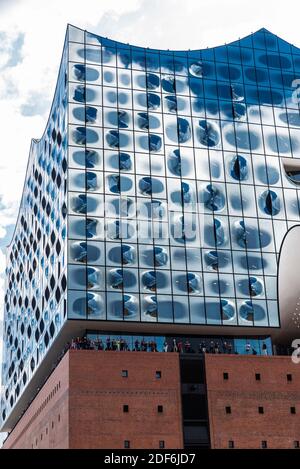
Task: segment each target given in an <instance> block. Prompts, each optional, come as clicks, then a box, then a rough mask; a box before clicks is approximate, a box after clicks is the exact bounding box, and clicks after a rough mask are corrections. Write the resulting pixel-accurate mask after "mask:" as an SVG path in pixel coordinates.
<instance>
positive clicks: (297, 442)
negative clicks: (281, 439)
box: [294, 440, 300, 448]
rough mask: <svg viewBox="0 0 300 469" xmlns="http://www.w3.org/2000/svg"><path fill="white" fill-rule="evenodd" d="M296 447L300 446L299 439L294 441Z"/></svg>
mask: <svg viewBox="0 0 300 469" xmlns="http://www.w3.org/2000/svg"><path fill="white" fill-rule="evenodd" d="M294 448H300V444H299V441H298V440H297V441H294Z"/></svg>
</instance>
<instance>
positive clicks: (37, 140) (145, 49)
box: [6, 23, 300, 254]
mask: <svg viewBox="0 0 300 469" xmlns="http://www.w3.org/2000/svg"><path fill="white" fill-rule="evenodd" d="M70 28H74V29H76V30H78V31H82V32H83V33H88V34H91V35H92V36H96V37H98V38H100V39H102V40H103V41H108V42H111V43H113V44H115V45H116V46H118V45H119V46H120V48H130V47H131V48H134V49H138V50H143V51H148V52H156V53H157V52H161V53H171V54H172V53H173V54H174V53H178V54H184V53H187V52H189V53H193V52H194V53H199V52H201V51H207V50H215V49H218V48H221V47H224V46H231V45H237V44H240V43H241V42H243V41H246V40H247V39H248V38H251V37H253V36H255V35H256V34H257V33H261V32H264V33H266V34H270V35H272V36H275V37H276V38H277V39H279V40H280V41H283V42H285V43H286V44H288V45H289V46H290V47H294V48H296V49H298V50H300V47H297V46H295V45H294V44H291V43H290V42H288V41H286V40H285V39H282V38H281V37H280V36H277V35H276V34H274V33H272V32H271V31H269V30H268V29H267V28H264V27H262V28H260V29H258V30H257V31H255V32H253V33H250V34H247V35H246V36H243V37H242V38H239V39H237V40H235V41H231V42H229V43H223V44H220V45H218V46H212V47H205V48H200V49H182V50H173V49H155V48H150V47H144V46H136V45H133V44H129V43H124V42H121V41H116V40H114V39H110V38H107V37H105V36H100V35H98V34H96V33H93V32H91V31H88V30H86V29H82V28H79V27H78V26H75V25H73V24H72V23H68V24H67V28H66V33H65V39H64V46H63V50H62V54H61V59H60V63H59V67H58V74H57V81H56V85H55V89H54V94H53V98H52V104H51V107H50V110H49V115H48V119H47V122H46V124H45V128H44V131H43V133H42V136H41V137H40V138H32V139H31V142H30V147H29V154H28V159H27V166H26V171H25V177H24V184H23V189H22V194H21V198H20V203H19V210H18V215H17V218H16V222H15V227H14V231H13V233H12V236H11V239H10V241H9V243H8V244H7V246H6V249H7V252H6V254H8V249H9V248H10V246H11V244H12V242H13V240H14V237H15V233H16V230H17V227H18V223H19V219H20V215H21V211H22V208H23V199H24V192H25V185H26V181H27V175H28V172H29V168H30V165H31V163H32V161H31V159H30V155H31V152H32V150H33V148H34V146H35V145H37V144H38V143H39V142H40V141H41V140H43V138H44V137H45V134H46V131H47V129H48V126H49V124H50V119H51V116H52V111H53V107H54V103H55V98H56V95H57V91H58V84H59V80H58V78H59V74H60V71H61V67H62V64H63V59H64V54H65V50H66V45H67V44H68V41H69V30H70ZM75 42H76V41H75Z"/></svg>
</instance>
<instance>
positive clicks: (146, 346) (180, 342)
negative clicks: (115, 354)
mask: <svg viewBox="0 0 300 469" xmlns="http://www.w3.org/2000/svg"><path fill="white" fill-rule="evenodd" d="M244 347H245V348H244V350H242V349H240V350H237V349H235V348H234V346H233V343H232V342H229V341H228V342H226V341H224V342H215V341H213V340H212V341H210V342H207V341H201V342H200V343H199V344H198V346H197V347H195V345H194V344H193V345H192V344H191V342H190V341H189V339H185V340H184V339H170V340H169V341H165V342H164V343H163V344H162V346H161V345H160V347H159V346H158V345H157V343H156V341H155V340H154V339H152V338H151V340H149V341H147V340H145V338H142V339H141V340H139V339H138V338H136V339H135V340H134V339H133V340H132V342H131V343H128V342H127V340H126V339H125V338H123V337H118V338H111V337H110V336H107V337H106V338H105V339H104V340H102V339H101V338H100V337H99V338H96V339H90V338H88V337H77V338H75V339H72V341H71V343H70V344H67V347H66V348H67V350H68V349H69V348H70V349H71V350H106V351H125V352H130V351H133V352H178V353H201V354H204V353H215V354H218V353H225V354H226V353H227V354H232V353H233V354H239V353H243V354H248V355H257V354H258V351H257V350H256V349H255V348H254V347H253V346H252V345H251V343H250V342H246V344H245V346H244ZM64 353H65V351H64ZM260 354H262V355H268V348H267V345H266V344H265V343H263V344H262V347H261V351H260Z"/></svg>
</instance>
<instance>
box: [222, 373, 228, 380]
mask: <svg viewBox="0 0 300 469" xmlns="http://www.w3.org/2000/svg"><path fill="white" fill-rule="evenodd" d="M228 378H229V375H228V373H226V372H224V373H223V379H224V380H227V379H228Z"/></svg>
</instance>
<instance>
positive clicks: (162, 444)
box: [159, 440, 165, 449]
mask: <svg viewBox="0 0 300 469" xmlns="http://www.w3.org/2000/svg"><path fill="white" fill-rule="evenodd" d="M164 447H165V442H164V440H160V442H159V449H164Z"/></svg>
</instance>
